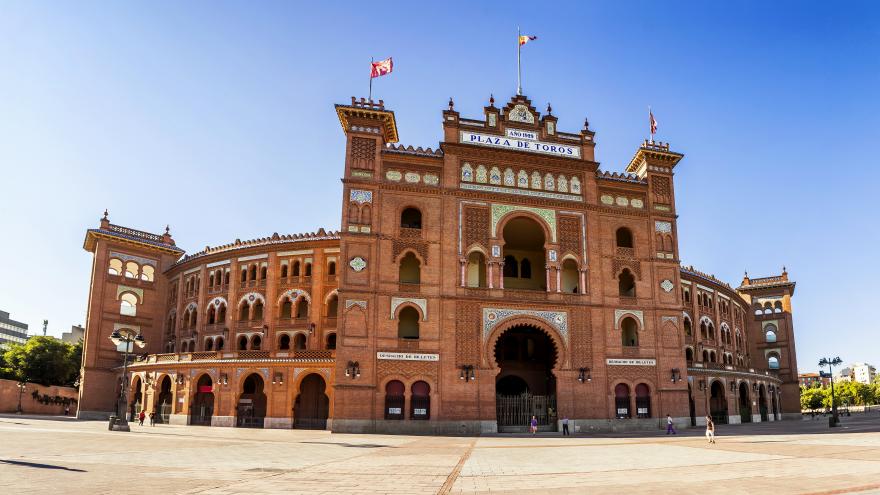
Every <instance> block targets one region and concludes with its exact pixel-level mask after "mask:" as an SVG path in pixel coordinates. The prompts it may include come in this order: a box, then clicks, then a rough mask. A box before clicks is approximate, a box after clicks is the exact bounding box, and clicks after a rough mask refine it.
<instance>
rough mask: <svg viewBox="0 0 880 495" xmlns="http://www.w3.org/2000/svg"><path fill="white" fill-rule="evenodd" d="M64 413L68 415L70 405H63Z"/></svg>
mask: <svg viewBox="0 0 880 495" xmlns="http://www.w3.org/2000/svg"><path fill="white" fill-rule="evenodd" d="M64 415H65V416H69V415H70V406H64Z"/></svg>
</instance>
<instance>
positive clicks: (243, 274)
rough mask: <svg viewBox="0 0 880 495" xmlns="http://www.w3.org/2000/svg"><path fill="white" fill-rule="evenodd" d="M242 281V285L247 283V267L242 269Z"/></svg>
mask: <svg viewBox="0 0 880 495" xmlns="http://www.w3.org/2000/svg"><path fill="white" fill-rule="evenodd" d="M241 281H242V283H244V282H247V266H244V267H242V268H241Z"/></svg>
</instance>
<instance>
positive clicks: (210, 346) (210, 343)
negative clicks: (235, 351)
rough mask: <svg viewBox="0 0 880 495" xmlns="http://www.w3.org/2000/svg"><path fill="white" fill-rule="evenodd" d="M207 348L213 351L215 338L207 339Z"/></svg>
mask: <svg viewBox="0 0 880 495" xmlns="http://www.w3.org/2000/svg"><path fill="white" fill-rule="evenodd" d="M205 350H206V351H213V350H214V339H211V338H208V339H205Z"/></svg>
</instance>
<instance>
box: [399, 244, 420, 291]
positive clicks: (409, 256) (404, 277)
mask: <svg viewBox="0 0 880 495" xmlns="http://www.w3.org/2000/svg"><path fill="white" fill-rule="evenodd" d="M399 276H400V283H402V284H418V283H420V281H421V269H420V267H419V260H418V258H416V255H415V254H413V253H412V252H408V253H406V255H404V257H403V258H402V259H401V260H400V268H399Z"/></svg>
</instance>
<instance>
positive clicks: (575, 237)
mask: <svg viewBox="0 0 880 495" xmlns="http://www.w3.org/2000/svg"><path fill="white" fill-rule="evenodd" d="M336 112H337V115H338V117H339V121H340V123H341V125H342V128H343V131H344V134H345V149H346V154H345V157H346V158H345V164H344V167H343V170H342V171H343V178H342V181H343V184H344V193H343V198H342V215H341V228H340V230H339V231H338V232H326V231H324V230H320V231H318V232H316V233H311V234H304V235H286V236H282V235H278V234H273V235H272V236H271V237H266V238H262V239H256V240H252V241H246V242H242V241H239V240H236V241H235V242H234V243H232V244H228V245H225V246H219V247H215V248H207V249H206V250H204V251H202V252H199V253H196V254H193V255H184V253H183V251H182V250H181V249H180V248H178V247H177V246H176V245H175V243H174V240H173V239H172V237H171V235H170V232H168V231H167V229H166V232H165V234H164V235H159V234H151V233H148V232H143V231H139V230H135V229H130V228H126V227H122V226H118V225H114V224H112V223H110V220H109V218H108V217H107V215H106V214H105V216H104V218H103V219H102V220H101V223H100V225H99V227H98V228H96V229H91V230H89V231H88V232H87V235H86V241H85V246H84V247H85V248H86V249H87V250H88V251H90V252H92V253H94V264H93V267H94V268H93V272H92V284H91V291H90V296H89V309H88V324H87V329H86V344H85V351H84V367H83V382H82V387H81V400H80V403H79V405H80V410H79V416H80V417H106V416H107V415H109V414H111V413H112V412H113V411H115V410H116V409H117V402H118V400H119V397H120V396H121V395H122V394H121V390H122V387H126V389H127V396H128V399H129V400H128V404H127V405H125V406H124V407H125V408H126V409H127V410H128V411H129V412H130V413H131V412H134V411H137V410H144V409H145V410H148V411H156V412H157V415H158V417H159V418H160V420H161V421H166V422H171V423H179V424H200V425H214V426H241V427H267V428H268V427H274V428H289V427H297V428H329V429H332V430H334V431H345V432H355V431H357V432H363V431H366V432H391V433H397V432H400V433H403V432H413V433H454V434H480V433H486V432H499V431H500V432H505V431H520V430H522V429H524V427H525V426H526V422H527V421H528V419H529V418H531V416H532V415H534V416H536V417H537V419H538V421H539V425H540V427H541V429H545V430H553V429H556V428H557V426H558V424H559V423H560V421H561V420H562V418H566V417H567V418H569V420H570V422H571V423H572V424H573V425H574V429H575V430H576V431H589V430H602V429H630V428H656V427H658V426H660V425H661V424H662V423H664V422H665V419H661V418H665V415H666V414H671V415H672V416H673V418H674V420H675V421H676V422H677V423H679V424H681V425H696V424H701V423H703V422H704V420H703V419H702V418H704V417H705V416H706V414H710V415H712V416H713V417H714V418H715V419H716V422H722V423H723V422H730V423H739V422H745V421H773V420H778V419H782V418H784V417H786V415H798V414H799V397H798V382H797V365H796V360H795V345H794V332H793V327H792V319H791V297H792V295H793V293H794V287H795V284H794V282H791V281H789V280H788V275H787V273H785V271H784V270H783V273H782V274H780V275H778V276H773V277H766V278H749V277H748V276H746V277H745V278H744V279H743V281H742V283H741V284H740V286H739V287H737V288H733V287H731V286H729V285H727V284H725V283H723V282H721V281H719V280H716V279H715V278H714V277H712V276H710V275H707V274H704V273H701V272H700V271H697V270H695V269H693V268H688V267H682V266H680V262H679V257H680V254H679V246H678V240H677V239H678V236H677V225H676V219H677V210H676V203H675V188H674V174H673V171H674V169H675V167H676V165H677V164H678V163H679V161H680V160H681V159H682V158H683V155H681V154H679V153H675V152H673V151H671V150H670V148H669V145H668V144H665V143H656V142H653V141H645V142H643V143H642V145H641V146H639V148H638V149H637V150H636V153H635V155H634V156H633V158H632V159H631V160H630V162H629V164H628V165H627V167H626V172H624V173H608V172H603V171H600V170H599V169H598V163H597V162H595V161H594V147H595V141H594V137H595V135H594V133H593V131H592V130H591V129H590V128H589V124H588V123H587V122H585V123H584V126H583V128H582V129H581V130H580V131H579V132H577V133H566V132H562V131H559V130H558V129H557V118H556V117H555V116H553V115H552V113H551V109H550V108H549V106H548V108H547V112H546V113H545V114H543V115H542V114H541V113H540V112H539V111H538V110H537V109H536V108H535V107H534V106H533V105H532V104H531V102H530V101H529V100H528V99H527V98H526V97H524V96H519V95H518V96H515V97H513V98H511V100H510V101H509V102H508V103H507V104H506V105H504V106H502V107H496V106H495V104H494V100H492V99H490V101H489V105H488V106H486V107H484V108H483V115H482V116H481V118H478V119H468V118H463V117H461V116H460V115H459V113H458V112H457V111H456V110H455V108H454V104H453V102H452V101H451V100H450V102H449V105H448V108H447V109H446V110H445V111H443V113H442V119H443V131H444V135H443V141H442V142H441V143H440V146H439V148H438V149H436V150H432V149H430V148H428V149H422V148H413V147H411V146H409V147H403V146H400V145H397V144H395V143H396V142H397V132H398V131H397V123H396V120H395V117H394V113H393V112H392V111H390V110H388V109H386V108H385V107H384V103H383V102H382V101H379V102H374V101H369V100H363V99H361V100H355V99H354V98H352V100H351V102H350V103H349V104H346V105H337V106H336ZM114 330H116V331H127V332H130V333H132V334H138V333H140V334H141V335H143V336H144V338H145V340H146V342H147V347H146V348H145V349H144V350H143V351H144V353H143V354H142V355H139V356H138V357H137V358H136V359H135V360H134V361H133V362H132V363H131V365H130V367H129V369H130V370H131V373H130V376H129V377H128V380H127V382H126V383H124V384H122V382H121V367H120V364H121V357H120V354H119V353H118V352H117V350H116V348H115V347H114V346H113V344H112V342H111V341H110V340H109V338H108V337H109V335H110V334H111V333H112V332H113V331H114Z"/></svg>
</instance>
